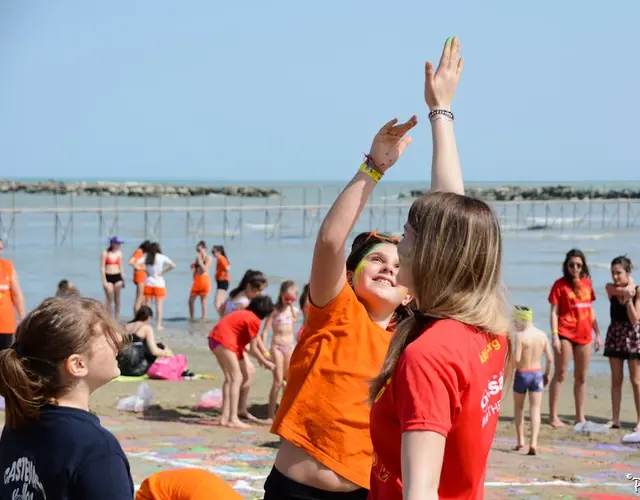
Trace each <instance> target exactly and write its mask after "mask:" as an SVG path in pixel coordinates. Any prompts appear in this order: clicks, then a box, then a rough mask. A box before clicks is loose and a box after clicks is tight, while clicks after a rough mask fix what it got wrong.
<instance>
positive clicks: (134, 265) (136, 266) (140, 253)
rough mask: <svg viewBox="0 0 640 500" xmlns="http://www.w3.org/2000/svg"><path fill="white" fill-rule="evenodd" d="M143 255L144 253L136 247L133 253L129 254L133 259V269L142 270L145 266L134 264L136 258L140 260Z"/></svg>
mask: <svg viewBox="0 0 640 500" xmlns="http://www.w3.org/2000/svg"><path fill="white" fill-rule="evenodd" d="M143 255H144V252H143V251H142V250H140V249H139V248H138V249H136V251H135V252H133V255H132V256H131V258H132V259H133V267H134V268H135V269H137V270H138V271H144V270H145V266H144V265H142V266H140V265H138V264H136V262H137V261H138V260H140V259H141V258H142V256H143Z"/></svg>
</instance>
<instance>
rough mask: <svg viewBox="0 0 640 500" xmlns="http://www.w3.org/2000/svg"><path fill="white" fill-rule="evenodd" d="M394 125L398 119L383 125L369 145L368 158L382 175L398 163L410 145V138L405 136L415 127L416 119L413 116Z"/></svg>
mask: <svg viewBox="0 0 640 500" xmlns="http://www.w3.org/2000/svg"><path fill="white" fill-rule="evenodd" d="M396 123H398V119H397V118H394V119H393V120H391V121H390V122H389V123H387V124H386V125H384V126H383V127H382V128H381V129H380V131H379V132H378V133H377V134H376V136H375V137H374V138H373V143H372V144H371V151H370V152H369V156H370V157H371V160H372V161H373V163H374V165H375V167H376V168H377V169H378V170H380V173H382V174H383V173H384V172H385V171H386V170H387V169H389V168H391V167H392V166H393V165H394V164H395V163H396V162H397V161H398V158H400V156H402V153H403V152H404V150H405V149H406V148H407V146H408V145H409V144H411V137H409V136H406V137H405V134H406V133H407V132H408V131H409V130H411V129H412V128H413V127H415V126H416V125H417V123H418V118H417V117H416V116H415V115H413V116H412V117H411V118H409V121H407V122H406V123H401V124H400V125H396Z"/></svg>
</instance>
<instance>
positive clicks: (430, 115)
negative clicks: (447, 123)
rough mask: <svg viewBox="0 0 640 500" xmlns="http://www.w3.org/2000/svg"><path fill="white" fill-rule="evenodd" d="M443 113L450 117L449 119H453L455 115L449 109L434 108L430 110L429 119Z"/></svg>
mask: <svg viewBox="0 0 640 500" xmlns="http://www.w3.org/2000/svg"><path fill="white" fill-rule="evenodd" d="M437 115H443V116H446V117H447V118H449V120H451V121H453V119H454V116H453V113H452V112H451V111H449V110H447V109H434V110H431V111H430V112H429V120H431V119H432V118H433V117H434V116H437Z"/></svg>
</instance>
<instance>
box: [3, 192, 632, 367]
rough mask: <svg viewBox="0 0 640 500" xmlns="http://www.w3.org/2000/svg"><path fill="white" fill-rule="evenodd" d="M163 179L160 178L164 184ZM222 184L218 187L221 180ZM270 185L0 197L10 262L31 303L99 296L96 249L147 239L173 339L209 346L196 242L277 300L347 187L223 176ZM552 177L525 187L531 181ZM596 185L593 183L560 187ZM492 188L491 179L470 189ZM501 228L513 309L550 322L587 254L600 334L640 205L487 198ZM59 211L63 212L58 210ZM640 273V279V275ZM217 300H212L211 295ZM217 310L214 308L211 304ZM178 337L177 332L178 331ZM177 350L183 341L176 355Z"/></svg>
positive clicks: (387, 202)
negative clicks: (177, 193) (198, 191)
mask: <svg viewBox="0 0 640 500" xmlns="http://www.w3.org/2000/svg"><path fill="white" fill-rule="evenodd" d="M159 182H161V181H159ZM170 184H202V185H211V184H213V183H212V182H211V181H193V180H190V181H175V180H172V181H171V182H170ZM216 184H222V183H216ZM258 184H259V185H262V186H268V187H273V188H275V189H278V190H279V192H280V193H281V196H273V197H270V198H239V197H225V196H218V195H214V196H207V197H200V198H129V197H114V196H112V197H108V196H103V197H96V196H73V197H72V196H62V195H60V196H54V195H32V194H24V193H16V194H11V193H0V237H1V238H3V239H4V240H5V246H6V249H5V252H4V257H5V258H8V259H11V260H12V261H13V262H14V265H15V267H16V269H17V271H18V274H19V278H20V282H21V285H22V287H23V290H24V294H25V297H26V301H27V306H28V307H29V308H32V307H34V306H36V305H37V304H38V303H39V302H40V301H41V300H43V299H44V298H45V297H48V296H50V295H52V294H54V293H55V289H56V284H57V282H58V281H59V280H61V279H68V280H70V281H72V282H73V283H74V284H76V286H77V287H78V288H79V289H80V291H81V293H82V294H83V295H86V296H90V297H94V298H97V299H103V298H104V293H103V290H102V282H101V277H100V263H99V257H100V252H101V251H102V250H104V249H105V248H106V246H107V240H108V238H109V237H110V236H113V235H117V236H119V237H120V238H122V239H123V240H124V241H125V244H124V246H123V253H124V256H125V258H128V257H129V255H130V254H131V253H132V252H133V251H134V250H135V249H136V248H137V247H138V245H139V244H140V243H141V241H142V240H143V239H145V238H149V239H152V240H157V241H159V242H160V245H161V247H162V250H163V253H165V254H166V255H168V256H169V257H170V258H171V259H172V260H173V261H174V262H175V263H176V269H175V270H174V271H172V272H171V273H169V274H167V276H166V279H167V293H168V294H167V299H166V300H165V317H166V322H167V327H168V330H170V331H171V332H173V333H170V334H169V333H168V334H167V335H171V337H172V339H171V340H172V342H174V343H175V342H177V343H178V344H180V343H181V342H184V343H196V344H198V345H199V344H200V343H202V346H203V348H204V347H205V343H204V340H203V339H204V336H205V335H206V333H208V330H209V329H210V328H211V326H212V325H213V319H214V318H213V316H214V314H213V312H212V311H210V316H212V318H211V321H210V322H208V323H206V324H205V325H201V324H191V323H189V322H188V321H187V315H188V309H187V300H188V297H189V290H190V287H191V279H192V278H191V270H190V265H191V263H192V262H193V261H194V259H195V245H196V243H197V242H198V241H200V240H205V241H206V242H207V244H208V245H209V246H211V245H220V244H221V245H224V247H225V251H226V253H227V256H228V258H229V261H230V263H231V275H232V286H233V285H235V284H236V283H237V281H238V280H239V279H240V278H241V277H242V274H243V273H244V271H245V270H246V269H249V268H251V269H258V270H261V271H263V272H264V273H265V274H266V275H267V277H268V280H269V286H268V288H267V293H270V294H272V295H273V296H274V298H275V297H276V295H277V292H278V288H279V285H280V283H281V282H282V281H283V280H289V279H291V280H295V281H296V282H297V283H298V286H299V288H300V289H301V288H302V286H303V285H304V284H305V283H306V282H307V281H308V277H309V271H310V264H311V257H312V252H313V245H314V240H315V235H316V233H317V230H318V227H319V224H320V223H321V221H322V217H323V216H324V214H325V213H326V211H327V209H328V207H329V206H330V205H331V203H332V202H333V201H334V200H335V198H336V196H337V195H338V193H339V192H340V190H341V189H342V188H343V187H344V185H345V183H337V182H335V183H321V182H317V183H309V184H306V185H300V184H293V183H285V182H280V183H278V182H274V181H266V182H261V181H260V182H258V181H256V182H254V183H246V182H244V183H243V182H238V183H232V182H226V183H224V185H258ZM548 184H558V183H556V182H554V183H545V182H540V183H520V184H519V185H526V186H535V185H548ZM562 184H565V185H573V186H576V187H588V186H590V185H592V184H591V183H586V182H582V183H576V182H572V183H571V182H570V183H562ZM468 185H470V186H471V185H474V186H488V185H491V183H474V184H468ZM593 185H595V186H596V187H598V188H607V187H611V188H619V187H627V188H629V187H636V188H639V187H640V182H625V183H614V182H610V183H606V182H605V183H597V184H595V183H593ZM420 188H428V186H426V185H422V184H421V183H418V182H416V183H381V185H380V186H378V187H377V188H376V191H375V192H374V193H373V195H372V197H371V199H370V200H369V204H368V206H367V208H366V209H365V211H364V213H363V214H362V217H361V219H360V220H359V222H358V224H357V225H356V228H355V230H354V234H353V236H355V234H357V233H358V232H360V231H365V230H376V231H386V232H392V233H396V234H400V233H401V231H402V226H403V224H404V222H405V221H406V216H407V211H408V207H409V205H410V203H411V201H412V199H411V198H407V197H404V196H403V195H404V194H406V193H408V192H409V191H410V190H411V189H420ZM491 205H492V206H493V208H494V210H495V211H496V213H497V214H498V216H499V217H500V221H501V224H502V227H503V234H504V266H503V272H504V280H505V282H506V285H507V288H508V296H509V300H510V302H511V303H512V304H523V305H527V306H530V307H532V308H533V311H534V318H535V322H536V323H537V324H538V326H540V327H541V328H543V329H545V330H548V329H549V319H548V317H549V305H548V302H547V296H548V293H549V290H550V288H551V285H552V284H553V282H554V281H555V280H556V279H557V278H559V277H560V276H561V265H562V261H563V259H564V255H565V253H566V252H567V251H568V250H569V249H571V248H579V249H581V250H582V251H583V252H584V253H585V254H586V256H587V263H588V266H589V268H590V270H591V273H592V279H593V284H594V288H595V292H596V298H597V299H596V302H595V304H594V308H595V311H596V314H597V317H598V318H599V321H600V325H601V329H602V332H603V336H604V334H605V333H606V328H607V326H608V323H609V320H608V318H609V303H608V300H607V298H606V295H605V291H604V287H605V284H606V283H607V282H608V281H609V280H610V272H609V268H610V262H611V260H612V259H613V258H614V257H616V256H618V255H627V256H629V257H630V258H631V259H632V261H637V262H640V200H635V201H634V200H622V201H618V200H613V201H607V202H593V203H591V202H589V201H579V200H567V201H563V202H547V203H531V202H506V203H505V202H503V203H498V202H496V203H491ZM52 209H56V210H57V211H55V212H54V211H53V210H52ZM639 279H640V278H639ZM134 293H135V292H134V287H133V285H132V283H131V272H130V271H129V272H128V275H127V284H126V287H125V289H124V290H123V294H122V303H123V305H122V317H123V319H125V320H126V319H128V318H130V316H131V310H132V304H133V300H134ZM209 300H210V302H212V301H213V296H211V297H210V299H209ZM211 309H212V308H211ZM176 332H177V333H176ZM174 345H175V344H172V347H173V346H174ZM176 349H178V350H179V345H176V348H174V351H175V350H176ZM594 370H595V371H596V372H601V373H607V372H608V364H607V362H606V358H603V357H602V356H601V355H600V354H597V355H595V357H594V360H593V363H592V371H594Z"/></svg>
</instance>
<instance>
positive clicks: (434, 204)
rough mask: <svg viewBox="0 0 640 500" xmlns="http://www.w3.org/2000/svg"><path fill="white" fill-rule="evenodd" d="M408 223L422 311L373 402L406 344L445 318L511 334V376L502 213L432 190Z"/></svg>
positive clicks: (395, 348)
mask: <svg viewBox="0 0 640 500" xmlns="http://www.w3.org/2000/svg"><path fill="white" fill-rule="evenodd" d="M408 225H409V226H410V227H411V228H412V229H413V230H414V232H415V241H414V244H413V248H411V249H409V250H408V252H407V253H409V254H410V256H409V258H408V265H409V266H410V274H411V276H412V281H413V288H414V290H413V294H414V297H415V304H414V306H415V307H416V312H415V314H412V315H409V316H408V317H407V318H405V319H403V320H402V321H401V322H400V324H399V325H398V327H397V329H396V333H395V335H394V336H393V338H392V340H391V344H390V345H389V350H388V352H387V356H386V358H385V360H384V363H383V365H382V370H381V372H380V374H379V375H378V376H377V377H376V378H375V379H374V380H373V382H372V384H371V388H370V392H369V397H370V401H371V402H373V400H374V399H375V397H376V395H377V394H378V392H379V391H380V389H381V388H382V387H383V386H384V384H385V383H386V381H387V380H388V378H389V377H390V376H391V374H392V373H393V370H394V369H395V366H396V363H397V362H398V358H400V355H401V354H402V353H403V352H404V350H405V348H406V347H407V346H408V345H409V344H410V343H411V342H413V341H414V340H415V339H416V338H417V337H418V336H419V335H420V334H421V333H422V332H423V331H424V328H425V326H426V325H427V324H428V323H429V321H432V320H437V319H441V318H450V319H455V320H457V321H460V322H461V323H465V324H467V325H472V326H474V327H476V328H478V329H479V330H481V331H484V332H486V333H489V334H494V335H506V336H507V342H508V350H507V360H506V363H507V369H506V370H505V378H507V377H509V374H510V371H511V364H512V362H511V355H510V352H511V344H510V342H509V337H508V333H507V332H508V327H509V313H508V309H507V305H506V300H505V297H504V288H503V283H502V278H501V265H502V236H501V233H500V224H499V222H498V219H497V217H496V216H495V214H494V213H493V211H492V210H491V208H489V206H488V205H487V204H486V203H484V202H482V201H480V200H476V199H474V198H471V197H468V196H463V195H458V194H455V193H429V194H426V195H424V196H422V197H421V198H418V199H417V200H416V201H415V202H414V203H413V205H412V206H411V209H410V210H409V218H408ZM401 257H402V256H401ZM401 262H402V261H401ZM401 265H402V264H401Z"/></svg>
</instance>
